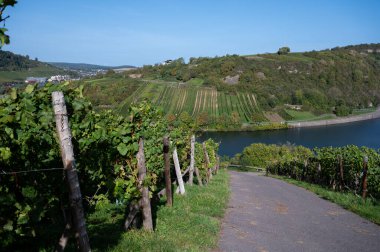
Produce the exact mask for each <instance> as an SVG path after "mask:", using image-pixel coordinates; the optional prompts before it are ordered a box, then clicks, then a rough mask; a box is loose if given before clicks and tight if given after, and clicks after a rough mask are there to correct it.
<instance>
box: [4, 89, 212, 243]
mask: <svg viewBox="0 0 380 252" xmlns="http://www.w3.org/2000/svg"><path fill="white" fill-rule="evenodd" d="M57 90H61V91H63V92H64V94H65V101H66V105H67V110H68V116H69V122H70V128H71V131H72V142H73V146H74V152H75V154H76V164H77V169H78V173H79V179H80V183H81V191H82V195H83V197H84V199H85V202H84V203H85V207H86V208H87V209H88V210H89V211H90V212H91V211H92V210H94V209H101V208H104V207H106V208H107V207H108V206H109V204H110V203H114V202H117V204H119V205H123V206H126V205H127V204H128V203H129V202H130V201H131V200H134V199H139V198H140V191H139V190H138V181H137V173H138V172H137V163H136V162H137V161H136V158H135V156H136V153H137V150H138V141H139V139H140V138H143V139H145V140H144V149H145V151H144V153H145V159H146V167H147V176H146V179H145V181H144V184H145V185H147V186H149V188H150V191H151V192H152V193H155V192H157V191H158V190H160V189H162V188H163V187H164V176H163V161H162V160H163V153H162V138H163V136H165V135H170V138H171V140H172V142H173V145H172V146H176V147H177V149H178V152H179V155H180V160H181V164H184V165H183V167H185V168H186V164H187V163H188V159H189V158H188V153H189V148H190V147H189V146H190V136H191V134H192V128H191V127H192V125H191V124H188V121H187V119H186V118H187V117H186V116H185V119H186V120H184V121H183V122H182V123H180V125H178V127H176V128H172V129H171V130H170V131H169V128H170V127H169V125H168V124H167V122H166V119H165V118H164V117H163V115H162V113H161V112H160V110H157V109H156V108H155V107H154V106H152V105H151V104H150V103H149V102H146V101H143V102H141V103H138V104H134V105H132V106H131V107H129V109H128V111H127V112H126V116H121V115H117V114H115V113H113V112H111V111H102V112H100V113H98V112H95V111H94V110H92V106H91V103H90V102H89V101H88V100H86V99H85V98H84V97H83V86H79V87H77V88H75V89H73V88H72V87H71V86H67V85H66V86H65V85H51V84H48V85H46V86H45V87H44V88H41V89H37V86H36V85H34V86H33V85H29V86H27V87H26V88H25V90H24V91H23V92H20V91H19V90H16V89H12V90H11V92H10V93H9V94H8V95H6V96H4V97H2V98H1V99H0V167H1V173H2V174H0V176H1V177H0V179H1V183H0V226H1V227H2V228H1V229H0V230H1V231H0V236H1V239H0V240H1V243H0V244H1V246H2V247H9V246H16V245H17V246H23V245H25V244H26V242H29V241H30V240H28V239H29V238H30V237H36V238H34V239H35V240H36V242H37V243H38V242H42V241H43V240H46V239H47V238H46V235H58V234H55V233H54V232H53V233H50V234H46V226H51V227H52V229H53V230H55V231H56V230H60V227H62V226H63V220H62V219H61V218H57V216H61V211H62V209H61V208H67V207H68V202H67V199H68V197H67V189H66V182H65V181H64V177H63V175H62V171H59V170H58V171H57V170H49V169H50V168H57V167H62V161H61V157H60V150H59V142H58V136H57V134H56V127H55V120H54V114H53V111H52V104H51V93H52V91H57ZM210 144H212V142H210ZM210 144H209V145H210ZM210 146H211V145H210ZM210 153H211V150H210ZM213 153H214V155H215V153H216V152H215V151H214V152H213ZM211 159H212V160H214V159H215V157H214V156H212V155H211ZM35 170H37V171H35ZM57 227H59V228H57ZM16 240H17V243H15V241H16ZM53 242H54V241H53ZM9 248H11V247H9Z"/></svg>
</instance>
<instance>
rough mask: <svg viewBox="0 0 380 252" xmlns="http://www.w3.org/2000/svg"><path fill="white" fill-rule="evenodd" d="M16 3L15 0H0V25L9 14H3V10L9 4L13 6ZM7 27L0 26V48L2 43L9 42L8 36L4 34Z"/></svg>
mask: <svg viewBox="0 0 380 252" xmlns="http://www.w3.org/2000/svg"><path fill="white" fill-rule="evenodd" d="M16 3H17V1H16V0H0V25H1V24H3V23H4V22H5V20H6V19H8V18H9V16H3V15H4V10H5V9H6V8H7V7H9V6H12V7H13V6H14V5H15V4H16ZM7 31H8V29H6V28H0V49H1V47H2V46H3V45H5V44H9V36H8V35H7V34H6V32H7Z"/></svg>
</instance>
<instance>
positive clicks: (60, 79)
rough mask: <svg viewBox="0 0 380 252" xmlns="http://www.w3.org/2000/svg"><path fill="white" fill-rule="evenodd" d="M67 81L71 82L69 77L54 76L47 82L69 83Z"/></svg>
mask: <svg viewBox="0 0 380 252" xmlns="http://www.w3.org/2000/svg"><path fill="white" fill-rule="evenodd" d="M69 80H71V78H70V76H69V75H54V76H51V77H50V78H49V79H48V81H49V82H53V83H57V82H62V81H69Z"/></svg>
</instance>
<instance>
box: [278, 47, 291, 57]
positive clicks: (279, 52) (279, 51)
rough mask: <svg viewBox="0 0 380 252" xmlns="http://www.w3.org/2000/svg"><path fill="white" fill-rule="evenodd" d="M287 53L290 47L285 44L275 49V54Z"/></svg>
mask: <svg viewBox="0 0 380 252" xmlns="http://www.w3.org/2000/svg"><path fill="white" fill-rule="evenodd" d="M288 53H290V48H289V47H287V46H284V47H281V48H280V49H278V51H277V54H278V55H283V54H288Z"/></svg>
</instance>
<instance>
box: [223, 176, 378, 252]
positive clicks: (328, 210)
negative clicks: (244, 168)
mask: <svg viewBox="0 0 380 252" xmlns="http://www.w3.org/2000/svg"><path fill="white" fill-rule="evenodd" d="M230 174H231V182H230V183H231V198H230V202H229V206H228V209H227V212H226V215H225V217H224V220H223V224H222V232H221V235H220V240H219V249H218V250H219V251H260V252H264V251H270V252H273V251H292V252H294V251H328V252H332V251H344V252H348V251H355V252H356V251H358V252H364V251H380V226H377V225H376V224H373V223H371V222H369V221H367V220H365V219H363V218H361V217H359V216H358V215H356V214H354V213H351V212H349V211H347V210H344V209H343V208H341V207H339V206H337V205H336V204H333V203H331V202H329V201H326V200H323V199H321V198H319V197H318V196H316V195H315V194H313V193H312V192H309V191H307V190H305V189H302V188H299V187H297V186H294V185H290V184H287V183H285V182H283V181H280V180H277V179H273V178H269V177H265V176H258V175H256V174H254V173H244V172H234V171H231V172H230Z"/></svg>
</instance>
